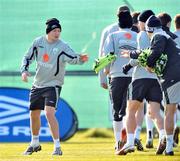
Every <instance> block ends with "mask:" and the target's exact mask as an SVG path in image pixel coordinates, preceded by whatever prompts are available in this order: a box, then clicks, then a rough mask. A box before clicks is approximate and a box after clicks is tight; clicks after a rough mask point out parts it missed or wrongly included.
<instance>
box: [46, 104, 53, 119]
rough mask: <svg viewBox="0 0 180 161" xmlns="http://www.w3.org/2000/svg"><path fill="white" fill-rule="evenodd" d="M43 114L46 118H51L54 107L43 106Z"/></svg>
mask: <svg viewBox="0 0 180 161" xmlns="http://www.w3.org/2000/svg"><path fill="white" fill-rule="evenodd" d="M45 115H46V118H47V120H48V121H49V120H52V119H54V118H55V109H54V108H53V107H47V108H45Z"/></svg>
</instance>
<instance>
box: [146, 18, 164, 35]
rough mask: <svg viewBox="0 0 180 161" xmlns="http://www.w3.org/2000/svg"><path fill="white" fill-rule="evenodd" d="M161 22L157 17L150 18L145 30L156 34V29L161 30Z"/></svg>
mask: <svg viewBox="0 0 180 161" xmlns="http://www.w3.org/2000/svg"><path fill="white" fill-rule="evenodd" d="M161 26H162V25H161V21H160V19H159V18H157V17H156V16H154V15H152V16H151V17H149V18H148V20H147V21H146V25H145V30H146V31H147V32H154V29H156V28H161Z"/></svg>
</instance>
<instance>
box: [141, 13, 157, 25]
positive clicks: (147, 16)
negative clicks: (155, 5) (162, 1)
mask: <svg viewBox="0 0 180 161" xmlns="http://www.w3.org/2000/svg"><path fill="white" fill-rule="evenodd" d="M152 15H155V14H154V12H153V11H152V10H144V11H142V12H141V13H140V15H139V16H138V21H141V22H144V23H145V22H146V21H147V19H148V18H149V17H150V16H152Z"/></svg>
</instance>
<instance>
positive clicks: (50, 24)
mask: <svg viewBox="0 0 180 161" xmlns="http://www.w3.org/2000/svg"><path fill="white" fill-rule="evenodd" d="M46 25H47V27H46V34H48V33H49V32H51V31H52V30H54V29H55V28H59V29H60V31H61V30H62V29H61V25H60V23H59V20H58V19H56V18H51V19H48V20H47V21H46Z"/></svg>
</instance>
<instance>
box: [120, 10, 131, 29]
mask: <svg viewBox="0 0 180 161" xmlns="http://www.w3.org/2000/svg"><path fill="white" fill-rule="evenodd" d="M118 18H119V27H120V28H131V27H132V16H131V14H130V12H129V11H121V12H120V13H119V14H118Z"/></svg>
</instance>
